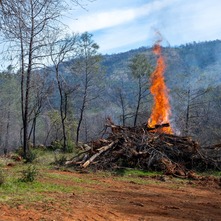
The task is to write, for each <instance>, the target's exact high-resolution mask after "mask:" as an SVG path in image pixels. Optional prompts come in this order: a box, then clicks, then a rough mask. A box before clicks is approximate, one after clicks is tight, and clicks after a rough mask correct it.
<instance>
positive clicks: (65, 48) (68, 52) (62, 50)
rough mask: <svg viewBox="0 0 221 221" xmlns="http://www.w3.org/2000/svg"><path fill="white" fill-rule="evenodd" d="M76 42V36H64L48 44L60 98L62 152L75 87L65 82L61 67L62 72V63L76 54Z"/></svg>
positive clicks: (65, 142)
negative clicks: (69, 102)
mask: <svg viewBox="0 0 221 221" xmlns="http://www.w3.org/2000/svg"><path fill="white" fill-rule="evenodd" d="M55 38H56V37H55ZM76 41H77V35H75V34H73V35H72V36H66V38H64V39H62V40H57V39H55V40H54V41H53V42H52V43H51V44H50V58H51V61H52V63H53V68H54V72H55V76H56V83H57V87H58V91H59V98H60V105H59V110H60V117H61V124H62V132H63V150H64V151H66V149H67V134H66V123H65V121H66V119H67V111H68V108H67V107H68V99H69V97H70V95H71V94H72V93H73V92H74V91H75V90H76V88H77V86H74V85H70V84H68V83H67V81H66V80H65V76H64V75H62V67H63V70H64V66H65V65H64V61H66V60H67V59H70V58H72V59H73V57H74V56H75V54H76V52H75V51H76Z"/></svg>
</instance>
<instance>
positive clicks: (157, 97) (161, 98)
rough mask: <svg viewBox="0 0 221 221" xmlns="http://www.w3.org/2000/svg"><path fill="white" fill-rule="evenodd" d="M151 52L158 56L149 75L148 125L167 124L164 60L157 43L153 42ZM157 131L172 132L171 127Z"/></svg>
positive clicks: (168, 114)
mask: <svg viewBox="0 0 221 221" xmlns="http://www.w3.org/2000/svg"><path fill="white" fill-rule="evenodd" d="M153 52H154V53H155V54H156V55H157V56H158V59H157V66H156V69H155V70H154V72H153V73H152V75H151V87H150V92H151V94H152V95H153V98H154V105H153V109H152V113H151V116H150V119H149V121H148V126H149V127H153V128H154V127H156V125H162V124H168V125H169V123H170V119H169V116H170V113H171V111H170V103H169V97H168V90H167V87H166V84H165V79H164V72H165V68H166V65H165V62H164V58H163V56H162V53H161V46H160V44H159V42H158V43H156V44H155V46H154V48H153ZM156 131H157V132H161V133H168V134H172V133H173V131H172V128H171V127H170V126H168V127H159V128H158V129H156Z"/></svg>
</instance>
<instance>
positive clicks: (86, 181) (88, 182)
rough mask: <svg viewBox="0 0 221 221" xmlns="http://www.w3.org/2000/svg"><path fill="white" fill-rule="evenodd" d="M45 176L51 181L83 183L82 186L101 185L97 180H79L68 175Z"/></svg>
mask: <svg viewBox="0 0 221 221" xmlns="http://www.w3.org/2000/svg"><path fill="white" fill-rule="evenodd" d="M45 176H47V177H49V178H51V179H59V180H68V181H70V182H73V183H78V184H79V183H84V184H102V182H100V181H99V180H92V179H90V178H85V177H84V178H83V177H82V178H79V177H74V176H70V174H55V173H47V174H45Z"/></svg>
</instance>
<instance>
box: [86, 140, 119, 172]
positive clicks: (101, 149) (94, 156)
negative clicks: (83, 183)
mask: <svg viewBox="0 0 221 221" xmlns="http://www.w3.org/2000/svg"><path fill="white" fill-rule="evenodd" d="M114 143H115V142H112V143H110V144H109V145H107V146H104V147H101V148H99V149H97V150H98V153H96V154H94V155H93V156H92V157H90V159H89V160H87V161H86V162H85V163H84V164H83V165H82V167H83V168H86V167H87V166H89V164H90V163H91V162H93V161H94V160H95V159H96V158H97V157H98V156H99V155H100V154H102V153H103V152H104V151H106V150H108V149H110V148H111V147H113V145H114Z"/></svg>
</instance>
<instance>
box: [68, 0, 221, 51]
mask: <svg viewBox="0 0 221 221" xmlns="http://www.w3.org/2000/svg"><path fill="white" fill-rule="evenodd" d="M91 5H93V7H91V8H89V10H88V12H86V11H85V12H84V13H80V14H75V15H76V16H77V18H78V20H77V21H73V20H72V21H71V22H70V21H69V24H68V25H69V26H70V28H71V30H72V31H74V32H85V31H89V32H91V33H92V34H93V35H94V40H95V41H96V42H97V43H98V44H99V45H100V51H101V52H102V53H113V52H121V51H126V50H130V49H133V48H137V47H140V46H151V45H152V44H153V43H154V40H156V38H155V39H154V37H156V36H154V33H155V30H157V31H159V32H160V33H161V34H162V36H163V37H164V40H165V41H164V42H165V43H166V45H168V43H167V42H169V44H170V45H172V46H174V45H180V44H185V43H189V42H193V41H196V42H198V41H205V40H214V39H220V38H221V22H220V19H219V17H220V16H219V14H220V9H221V1H220V0H210V1H209V0H194V1H192V0H185V1H183V0H148V1H147V0H136V1H134V0H121V1H119V0H112V1H103V0H96V1H95V2H94V3H93V4H91Z"/></svg>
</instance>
